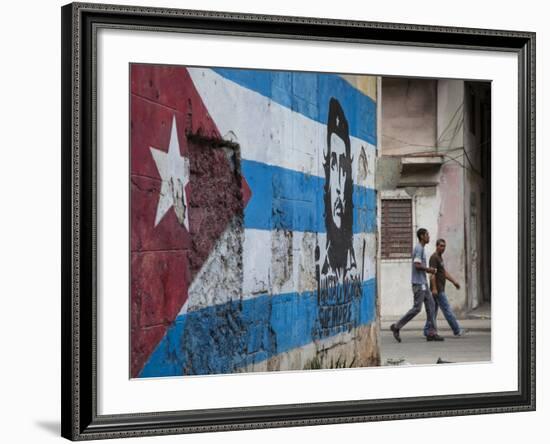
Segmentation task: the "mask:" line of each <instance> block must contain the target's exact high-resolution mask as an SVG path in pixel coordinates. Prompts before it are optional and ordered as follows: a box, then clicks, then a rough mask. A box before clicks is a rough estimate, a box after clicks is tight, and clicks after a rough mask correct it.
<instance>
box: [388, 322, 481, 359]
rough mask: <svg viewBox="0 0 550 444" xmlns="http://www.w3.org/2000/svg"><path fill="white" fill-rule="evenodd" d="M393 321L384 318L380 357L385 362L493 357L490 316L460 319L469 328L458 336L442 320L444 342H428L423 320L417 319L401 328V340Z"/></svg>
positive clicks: (440, 326)
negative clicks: (393, 332)
mask: <svg viewBox="0 0 550 444" xmlns="http://www.w3.org/2000/svg"><path fill="white" fill-rule="evenodd" d="M392 322H393V320H391V321H387V320H386V321H383V322H382V331H381V333H380V337H381V345H380V357H381V364H382V365H407V364H411V365H414V364H436V363H437V360H438V359H441V360H443V361H447V362H453V363H455V362H487V361H490V360H491V330H490V324H491V320H490V319H476V320H468V319H466V320H459V323H460V324H461V325H462V326H463V327H464V328H466V329H468V332H467V333H466V335H465V336H463V337H455V336H454V335H453V332H452V331H451V330H450V329H449V328H448V326H447V325H444V324H445V320H440V321H438V324H439V328H440V330H439V334H440V336H443V337H444V338H445V341H442V342H435V341H431V342H427V341H426V338H425V337H424V336H423V335H422V327H423V325H424V324H423V321H420V320H419V321H417V320H413V321H411V322H409V324H407V325H406V326H405V327H404V328H403V329H402V330H401V343H398V342H397V341H396V340H395V339H394V337H393V334H392V332H391V331H390V329H389V326H390V325H391V323H392Z"/></svg>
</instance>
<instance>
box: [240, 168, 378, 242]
mask: <svg viewBox="0 0 550 444" xmlns="http://www.w3.org/2000/svg"><path fill="white" fill-rule="evenodd" d="M241 173H242V174H243V175H244V177H245V178H246V181H247V182H248V185H249V186H250V189H251V190H252V196H251V199H250V200H249V201H248V204H247V205H246V207H245V210H244V225H245V228H255V229H258V230H275V229H283V230H290V231H308V232H313V233H325V232H326V226H325V219H324V211H325V205H324V201H323V195H324V185H325V179H324V178H322V177H319V176H311V175H309V174H304V173H301V172H299V171H294V170H289V169H286V168H281V167H278V166H273V165H267V164H265V163H260V162H255V161H252V160H244V159H243V160H241ZM375 230H376V191H375V190H373V189H371V188H366V187H362V186H357V185H355V186H354V187H353V232H354V233H372V232H374V231H375Z"/></svg>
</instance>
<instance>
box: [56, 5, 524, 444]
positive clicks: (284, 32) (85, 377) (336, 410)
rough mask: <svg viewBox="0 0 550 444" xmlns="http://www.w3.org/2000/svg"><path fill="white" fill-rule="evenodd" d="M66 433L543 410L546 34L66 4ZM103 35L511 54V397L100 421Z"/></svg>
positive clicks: (87, 435) (143, 432)
mask: <svg viewBox="0 0 550 444" xmlns="http://www.w3.org/2000/svg"><path fill="white" fill-rule="evenodd" d="M61 15H62V33H61V47H62V62H61V71H62V78H61V83H62V88H61V89H62V97H61V102H62V126H61V135H62V193H61V198H62V246H61V249H62V276H61V280H62V307H61V309H62V330H61V338H62V339H61V340H62V427H61V428H62V436H64V437H65V438H68V439H71V440H84V439H101V438H120V437H135V436H148V435H163V434H177V433H195V432H209V431H223V430H238V429H253V428H269V427H288V426H302V425H319V424H334V423H349V422H363V421H380V420H396V419H410V418H425V417H436V416H456V415H475V414H487V413H502V412H518V411H529V410H534V409H535V272H534V270H535V33H531V32H518V31H503V30H488V29H468V28H450V27H438V26H423V25H408V24H396V23H377V22H359V21H348V20H333V19H321V18H306V17H284V16H266V15H253V14H235V13H225V12H211V11H192V10H177V9H161V8H144V7H131V6H117V5H102V4H85V3H72V4H68V5H66V6H64V7H62V10H61ZM98 27H107V28H108V27H117V28H121V27H122V28H126V29H129V30H132V29H138V28H139V29H143V28H144V27H146V28H147V29H148V30H163V31H166V30H168V31H173V32H199V33H209V34H218V35H239V36H261V37H266V38H291V39H309V40H319V41H339V42H350V43H351V42H353V43H376V44H392V45H403V46H424V47H434V48H454V49H456V48H461V49H469V50H488V51H508V52H513V53H515V54H516V55H517V58H518V66H519V73H518V79H519V140H518V159H519V163H518V167H519V172H518V173H519V183H518V190H519V208H518V215H519V230H518V233H517V236H518V237H517V239H518V243H519V258H518V261H519V268H518V282H519V287H518V294H519V298H518V299H519V306H518V345H519V347H518V350H517V353H518V363H519V368H518V389H517V391H511V392H496V393H483V394H476V393H471V394H464V395H452V396H426V397H414V398H393V399H388V400H382V401H380V400H362V401H339V402H323V403H309V404H294V405H275V406H263V407H239V408H220V409H208V410H192V411H190V410H188V411H172V412H152V413H143V414H120V415H108V416H105V415H103V416H102V415H98V414H97V380H96V367H95V366H96V357H95V353H96V322H97V312H96V293H95V292H96V284H97V282H96V252H97V250H96V249H97V245H96V215H97V205H96V175H97V165H96V134H95V131H96V126H95V125H96V100H95V98H96V90H95V87H96V86H95V80H94V76H95V75H96V72H95V48H96V47H95V39H96V30H97V29H98Z"/></svg>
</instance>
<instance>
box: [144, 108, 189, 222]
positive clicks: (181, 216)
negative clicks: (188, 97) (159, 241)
mask: <svg viewBox="0 0 550 444" xmlns="http://www.w3.org/2000/svg"><path fill="white" fill-rule="evenodd" d="M149 148H150V150H151V154H152V155H153V159H154V160H155V163H156V165H157V170H158V172H159V174H160V178H161V180H162V186H161V189H160V196H159V202H158V206H157V215H156V218H155V227H156V226H157V225H158V224H159V222H160V221H161V220H162V218H163V217H164V215H165V214H166V212H167V211H168V210H169V209H170V208H171V207H174V211H175V212H176V217H177V218H178V222H179V223H180V224H181V225H184V226H185V228H187V230H188V231H189V214H188V207H187V196H186V194H185V186H186V185H187V183H188V182H189V159H188V158H187V157H184V156H182V155H181V154H180V144H179V141H178V132H177V129H176V116H174V117H173V119H172V130H171V133H170V144H169V146H168V152H165V151H162V150H159V149H157V148H154V147H149Z"/></svg>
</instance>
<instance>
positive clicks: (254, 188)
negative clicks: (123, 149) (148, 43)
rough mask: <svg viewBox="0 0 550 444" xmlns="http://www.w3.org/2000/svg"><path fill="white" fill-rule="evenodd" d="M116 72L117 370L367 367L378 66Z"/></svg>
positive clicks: (373, 332) (373, 329)
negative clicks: (369, 69)
mask: <svg viewBox="0 0 550 444" xmlns="http://www.w3.org/2000/svg"><path fill="white" fill-rule="evenodd" d="M130 77H131V91H130V99H131V100H130V114H131V115H130V119H131V122H130V135H131V141H130V143H131V146H130V155H131V174H130V193H131V221H130V222H131V276H130V279H131V295H130V298H131V328H130V330H131V331H130V334H131V338H130V339H131V341H130V342H131V350H130V362H131V364H130V373H131V375H130V376H131V377H132V378H147V377H165V376H182V375H183V376H184V375H207V374H219V373H235V372H247V371H273V370H306V369H315V368H335V367H356V366H369V365H378V364H379V359H380V358H379V352H378V330H377V300H376V297H377V296H376V295H377V292H376V253H377V241H376V230H377V227H376V214H377V211H376V191H375V189H374V183H375V181H374V172H375V163H376V122H377V119H376V116H377V115H376V79H375V78H374V77H367V76H341V75H336V74H324V73H302V72H288V71H265V70H248V69H226V68H223V69H219V68H195V67H193V68H191V67H180V66H167V65H141V64H133V65H131V68H130Z"/></svg>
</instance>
